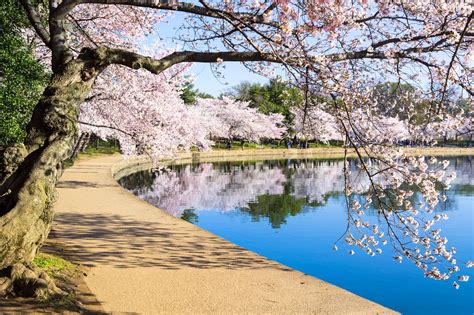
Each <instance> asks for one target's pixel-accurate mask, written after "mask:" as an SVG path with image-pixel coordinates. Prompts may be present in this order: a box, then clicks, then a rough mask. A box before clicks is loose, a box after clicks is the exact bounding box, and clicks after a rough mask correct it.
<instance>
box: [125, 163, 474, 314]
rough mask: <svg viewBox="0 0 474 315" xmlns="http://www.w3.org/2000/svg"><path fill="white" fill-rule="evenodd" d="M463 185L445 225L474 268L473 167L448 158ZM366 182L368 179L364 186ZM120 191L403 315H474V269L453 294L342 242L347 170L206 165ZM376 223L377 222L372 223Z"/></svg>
mask: <svg viewBox="0 0 474 315" xmlns="http://www.w3.org/2000/svg"><path fill="white" fill-rule="evenodd" d="M448 160H450V162H451V163H450V166H449V168H448V171H452V170H456V172H457V179H456V180H455V181H454V182H453V183H452V189H451V190H450V191H449V192H448V194H447V195H448V200H447V201H446V202H445V203H442V204H440V206H439V207H438V208H437V211H439V212H440V213H441V212H442V213H446V214H448V216H449V220H446V221H440V222H437V224H436V228H441V229H442V233H443V235H444V236H446V237H448V239H449V242H448V244H447V245H448V248H450V246H455V247H456V248H457V254H456V259H457V260H458V262H464V261H467V260H473V259H474V232H473V227H474V161H472V159H471V158H470V157H459V158H450V159H448ZM360 181H361V182H363V179H360ZM120 182H121V184H122V185H123V186H124V187H125V188H127V189H129V190H131V191H133V192H134V193H135V194H136V195H137V196H139V197H140V198H143V199H144V200H147V201H148V202H150V203H152V204H155V205H157V206H158V207H160V208H162V209H166V210H167V211H169V212H170V213H171V214H173V215H175V216H178V217H182V218H183V219H186V220H188V221H191V222H193V223H195V224H196V225H198V226H200V227H202V228H204V229H206V230H208V231H210V232H212V233H214V234H217V235H219V236H221V237H223V238H225V239H227V240H229V241H231V242H233V243H235V244H238V245H240V246H242V247H245V248H247V249H249V250H252V251H254V252H256V253H259V254H260V255H263V256H266V257H268V258H270V259H273V260H276V261H278V262H280V263H283V264H285V265H287V266H290V267H292V268H294V269H297V270H300V271H302V272H304V273H307V274H310V275H313V276H315V277H317V278H320V279H323V280H325V281H328V282H330V283H332V284H335V285H337V286H340V287H342V288H345V289H347V290H349V291H351V292H354V293H356V294H358V295H360V296H363V297H366V298H368V299H370V300H373V301H375V302H377V303H380V304H382V305H385V306H387V307H390V308H392V309H395V310H397V311H400V312H402V313H404V314H473V313H474V284H473V282H472V281H474V272H473V271H474V270H473V269H474V268H469V269H468V268H465V267H464V266H463V265H462V264H459V265H460V267H461V268H462V273H461V274H466V275H469V276H470V277H471V281H469V282H459V284H460V285H461V287H460V289H459V290H456V289H454V287H453V286H452V280H448V281H435V280H432V279H428V278H425V277H424V276H423V273H422V272H421V271H420V270H419V269H418V268H416V267H415V266H414V265H413V264H412V263H411V262H409V261H404V262H403V263H402V264H399V263H397V262H395V261H394V260H393V258H392V257H393V256H394V253H393V248H392V246H390V243H389V244H388V245H387V246H385V247H383V250H384V252H383V253H382V254H381V255H377V256H375V257H371V256H369V255H367V254H365V253H364V252H362V251H360V250H357V249H355V248H354V250H355V252H356V253H355V255H352V256H351V255H349V254H348V250H349V249H353V247H349V246H348V245H345V244H344V242H339V243H338V246H339V250H338V251H333V250H332V245H333V243H334V242H335V241H336V240H337V239H338V238H339V237H340V236H341V234H343V233H344V230H345V228H346V224H347V211H346V206H345V201H344V195H343V194H342V190H343V178H342V162H341V161H321V160H295V161H291V160H287V161H265V162H254V163H248V162H242V163H219V164H199V165H192V166H191V165H188V166H180V167H174V168H173V169H172V170H171V171H168V172H150V171H147V172H140V173H137V174H134V175H131V176H128V177H126V178H123V179H122V180H121V181H120ZM368 220H369V221H371V222H377V220H378V218H377V215H376V214H374V213H371V214H369V215H368Z"/></svg>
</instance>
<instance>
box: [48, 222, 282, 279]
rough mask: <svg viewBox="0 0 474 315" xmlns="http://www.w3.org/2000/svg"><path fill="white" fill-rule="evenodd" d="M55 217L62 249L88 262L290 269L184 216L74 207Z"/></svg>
mask: <svg viewBox="0 0 474 315" xmlns="http://www.w3.org/2000/svg"><path fill="white" fill-rule="evenodd" d="M55 222H56V226H55V230H60V233H58V234H60V235H61V238H60V241H61V242H63V248H65V251H66V252H64V253H62V254H63V255H65V256H69V257H68V258H70V259H72V260H76V261H77V260H78V261H79V262H81V263H82V264H85V265H86V266H89V267H96V266H99V265H106V266H114V267H119V268H131V267H159V268H163V269H169V270H177V269H181V268H186V267H187V268H189V267H191V268H201V269H210V268H225V269H242V268H245V269H247V268H248V269H265V268H272V269H275V268H277V269H279V270H284V271H291V269H289V268H286V267H284V266H282V265H279V264H277V263H275V262H272V261H269V260H267V259H265V258H263V257H260V256H258V255H256V254H254V253H252V252H249V251H247V250H245V249H242V248H239V247H237V246H236V245H235V244H232V243H229V242H227V241H225V240H223V239H221V238H219V237H217V236H212V235H207V233H206V234H204V233H203V235H200V233H196V228H195V227H193V226H191V225H189V226H188V225H187V224H183V223H184V222H183V223H181V222H177V223H174V224H161V223H158V222H149V221H137V220H134V219H131V218H126V217H122V216H118V215H104V214H100V215H83V214H78V213H61V214H60V215H58V216H57V217H56V218H55ZM53 233H54V234H56V231H54V230H53Z"/></svg>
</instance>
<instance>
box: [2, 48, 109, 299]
mask: <svg viewBox="0 0 474 315" xmlns="http://www.w3.org/2000/svg"><path fill="white" fill-rule="evenodd" d="M103 67H104V65H103V64H101V61H100V60H98V59H97V58H96V56H95V55H94V54H91V52H90V51H85V52H83V53H81V54H80V55H79V57H78V58H76V59H74V60H71V61H69V62H68V63H67V64H66V65H65V66H64V68H63V70H62V71H61V72H60V73H57V74H54V76H53V78H52V79H51V81H50V83H49V85H48V87H47V88H46V89H45V91H44V93H43V96H42V97H41V99H40V101H39V103H38V104H37V106H36V107H35V110H34V112H33V117H32V119H31V121H30V124H29V126H28V130H27V138H26V140H25V142H24V144H22V145H16V146H14V147H11V148H7V149H6V150H5V153H4V156H3V163H2V164H3V165H2V169H1V172H0V175H1V177H0V226H1V229H0V280H2V275H3V278H5V277H8V274H11V270H12V268H16V269H18V267H15V266H18V264H23V265H26V266H28V265H29V263H30V262H31V261H32V260H33V258H34V256H35V254H36V253H37V251H38V249H39V248H40V247H41V245H42V244H43V242H44V241H45V240H46V238H47V236H48V234H49V232H50V229H51V224H52V220H53V208H52V205H53V202H54V200H55V195H56V192H55V185H56V182H57V180H58V179H59V177H60V176H61V174H62V170H63V166H62V163H63V161H64V160H65V159H67V158H68V157H69V155H70V153H71V150H72V147H73V145H74V142H75V139H76V138H77V134H78V131H77V121H78V116H79V109H80V105H81V103H82V102H83V101H84V99H85V98H86V96H87V95H88V93H89V92H90V90H91V88H92V85H93V83H94V81H95V79H96V77H97V75H98V74H99V72H100V70H101V69H102V68H103ZM29 269H31V268H29ZM17 274H18V273H17ZM24 274H28V277H29V278H32V273H31V272H26V273H24ZM5 275H7V276H5ZM16 278H18V276H16ZM17 280H18V279H17ZM2 281H3V283H8V281H6V280H2ZM2 281H0V282H2ZM20 281H21V279H20ZM17 283H18V281H17ZM13 285H14V284H13V283H12V285H10V287H9V288H2V286H0V289H3V291H8V290H11V286H13ZM7 287H8V286H7ZM1 293H2V292H0V294H1Z"/></svg>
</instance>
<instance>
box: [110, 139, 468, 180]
mask: <svg viewBox="0 0 474 315" xmlns="http://www.w3.org/2000/svg"><path fill="white" fill-rule="evenodd" d="M404 151H405V153H406V154H407V155H408V156H417V155H425V156H470V155H472V156H474V147H473V148H454V147H449V148H444V147H431V148H405V149H404ZM348 157H356V155H355V153H354V152H353V151H352V152H350V153H349V154H348ZM303 158H309V159H321V160H324V159H342V158H344V150H343V149H342V148H335V147H331V148H324V147H321V148H311V149H245V150H212V151H207V152H186V153H179V154H178V156H177V159H176V160H170V159H167V160H162V162H161V163H162V164H163V165H165V166H166V165H182V164H190V163H212V162H226V161H229V162H245V161H264V160H285V159H303ZM151 167H152V163H151V160H150V158H149V157H147V156H142V157H133V158H126V159H124V160H123V161H121V162H118V163H117V164H115V165H113V166H112V176H113V177H114V179H115V180H119V179H120V178H121V177H124V176H127V175H130V174H132V173H134V172H138V171H143V170H146V169H150V168H151Z"/></svg>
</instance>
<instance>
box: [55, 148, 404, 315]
mask: <svg viewBox="0 0 474 315" xmlns="http://www.w3.org/2000/svg"><path fill="white" fill-rule="evenodd" d="M239 153H240V152H239ZM226 155H229V154H226ZM237 155H239V154H237ZM299 156H300V155H299ZM201 158H202V156H201ZM208 158H216V157H215V156H214V157H208ZM188 159H189V157H188ZM191 159H192V156H191ZM184 161H186V159H183V160H182V161H181V162H184ZM142 162H143V161H142ZM131 165H132V166H133V165H135V166H136V165H137V161H135V162H132V161H131V160H123V159H122V158H121V157H120V156H118V155H109V156H95V157H83V158H81V159H80V160H79V161H77V162H76V164H75V165H74V166H72V167H71V168H68V169H66V170H65V173H64V175H63V177H62V179H61V180H60V182H59V184H58V192H59V199H58V202H57V203H56V205H55V210H56V212H57V216H56V218H55V221H54V225H53V231H54V232H53V233H52V236H53V237H54V239H55V241H56V242H60V243H61V244H63V245H64V252H63V254H64V256H65V257H66V258H67V259H69V260H71V261H73V262H75V263H78V264H81V265H84V266H86V267H87V269H88V270H89V272H88V275H87V277H85V278H84V281H85V282H86V284H87V286H88V287H89V288H90V290H91V292H92V293H93V294H94V295H95V296H96V297H97V300H98V301H99V302H100V303H101V304H102V307H103V308H104V310H105V311H106V312H136V313H144V314H147V313H155V314H156V313H167V314H223V313H250V314H270V313H271V314H288V313H317V314H328V313H330V314H333V313H338V314H354V313H358V314H395V313H396V312H394V311H392V310H390V309H388V308H385V307H383V306H381V305H378V304H376V303H374V302H371V301H369V300H367V299H365V298H362V297H359V296H357V295H355V294H353V293H350V292H348V291H346V290H344V289H342V288H339V287H336V286H334V285H331V284H329V283H326V282H324V281H321V280H319V279H317V278H314V277H312V276H308V275H305V274H303V273H301V272H299V271H296V270H293V269H291V268H289V267H287V266H284V265H281V264H279V263H277V262H275V261H272V260H269V259H267V258H265V257H262V256H259V255H258V254H256V253H253V252H250V251H248V250H246V249H243V248H241V247H239V246H237V245H235V244H233V243H230V242H228V241H226V240H224V239H222V238H220V237H218V236H216V235H214V234H211V233H210V232H207V231H205V230H203V229H201V228H199V227H197V226H195V225H193V224H191V223H188V222H186V221H184V220H180V219H178V218H175V217H172V216H171V215H169V214H167V213H165V212H164V211H162V210H160V209H158V208H156V207H154V206H152V205H150V204H148V203H146V202H145V201H142V200H140V199H138V198H137V197H135V196H134V195H133V194H131V193H129V192H127V191H125V190H124V189H123V188H121V187H120V186H119V185H118V183H117V182H116V180H115V179H114V177H113V175H117V174H118V173H123V170H124V169H126V170H130V169H131V168H130V167H131ZM138 165H141V166H143V163H141V164H140V163H138ZM132 168H133V167H132Z"/></svg>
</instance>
